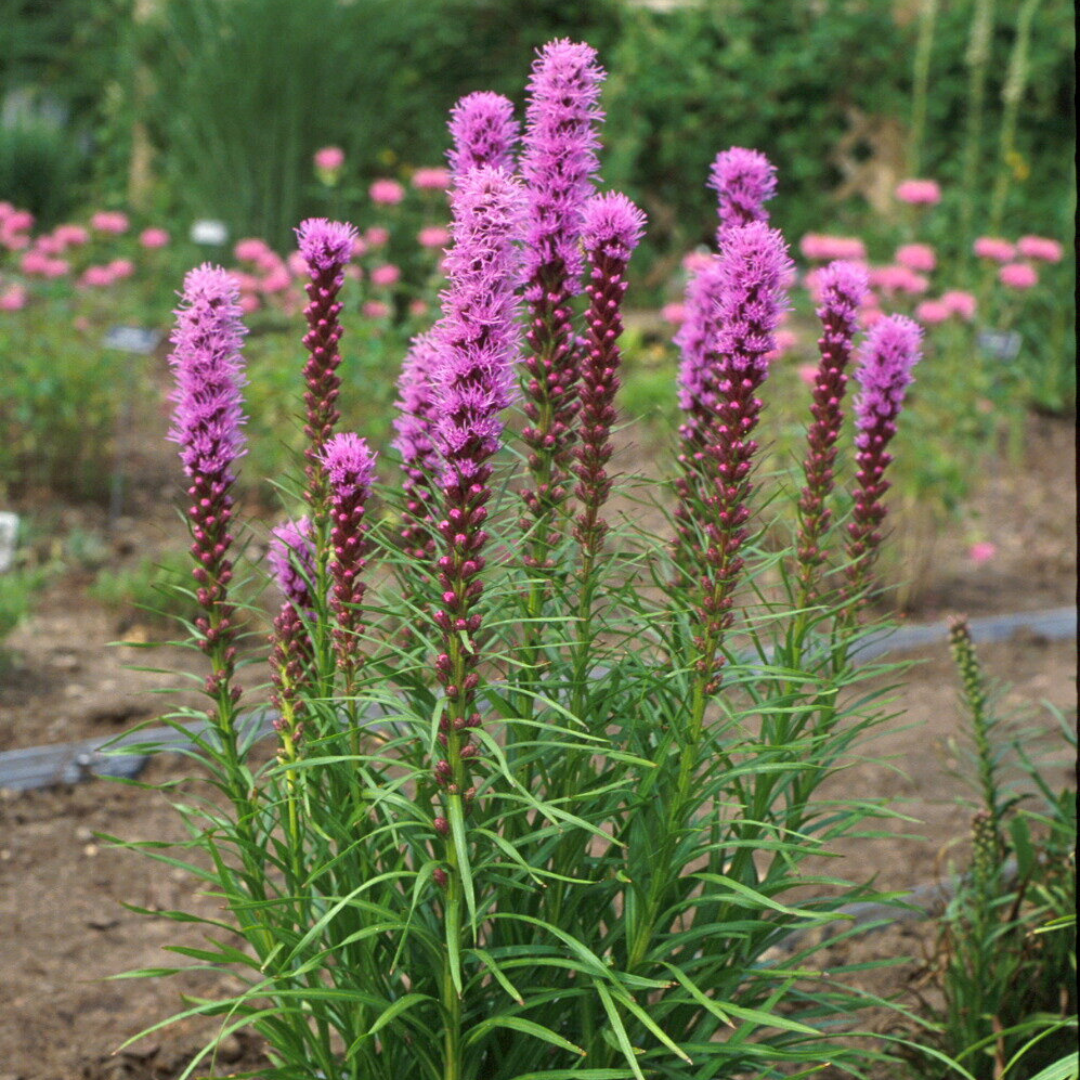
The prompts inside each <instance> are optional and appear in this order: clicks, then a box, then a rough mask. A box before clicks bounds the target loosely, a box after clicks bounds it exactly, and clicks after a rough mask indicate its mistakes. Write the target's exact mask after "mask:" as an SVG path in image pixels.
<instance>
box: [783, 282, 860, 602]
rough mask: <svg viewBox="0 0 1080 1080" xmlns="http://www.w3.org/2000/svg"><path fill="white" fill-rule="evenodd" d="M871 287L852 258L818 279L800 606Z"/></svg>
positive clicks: (817, 547)
mask: <svg viewBox="0 0 1080 1080" xmlns="http://www.w3.org/2000/svg"><path fill="white" fill-rule="evenodd" d="M869 288H870V286H869V282H868V279H867V274H866V271H865V270H864V269H863V268H862V267H860V266H857V265H855V264H854V263H848V262H833V263H830V264H829V265H828V266H827V267H825V269H824V270H823V271H822V272H821V277H820V279H819V289H820V295H821V303H820V304H819V305H818V308H817V315H818V318H819V319H820V320H821V327H822V334H821V337H820V338H819V339H818V350H819V352H820V353H821V360H820V362H819V364H818V369H817V374H816V376H815V379H814V389H813V404H812V405H811V406H810V412H811V414H812V415H813V417H814V422H813V423H812V424H811V425H810V430H809V431H808V432H807V444H808V445H807V454H806V458H805V460H804V462H803V471H804V473H805V475H806V486H805V487H804V488H803V490H802V496H801V498H800V500H799V537H798V560H799V579H800V583H801V590H802V603H801V604H800V606H803V605H805V603H806V602H807V601H808V600H809V598H810V593H811V589H812V585H813V577H814V570H815V568H816V567H818V566H820V565H821V564H822V563H823V562H824V561H825V555H824V553H823V552H822V550H821V540H822V537H823V536H824V535H825V533H826V532H827V531H828V528H829V523H830V521H831V519H832V511H831V510H830V509H829V508H828V506H826V499H827V498H828V496H829V494H830V493H831V492H832V489H833V469H834V466H835V464H836V441H837V439H838V438H839V437H840V426H841V424H842V423H843V420H844V412H843V409H842V407H841V406H842V403H843V400H844V394H845V392H846V390H847V382H848V376H847V374H846V369H847V366H848V360H849V359H850V357H851V349H852V344H853V341H854V338H855V333H856V331H857V330H858V327H859V309H860V307H861V306H862V302H863V299H864V298H865V297H866V294H867V293H868V292H869Z"/></svg>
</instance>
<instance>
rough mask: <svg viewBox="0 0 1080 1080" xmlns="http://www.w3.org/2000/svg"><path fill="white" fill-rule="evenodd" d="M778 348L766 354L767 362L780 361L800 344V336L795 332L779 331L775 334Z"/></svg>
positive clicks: (774, 338) (774, 339) (774, 337)
mask: <svg viewBox="0 0 1080 1080" xmlns="http://www.w3.org/2000/svg"><path fill="white" fill-rule="evenodd" d="M773 341H774V342H775V345H776V347H775V348H774V349H772V350H771V351H769V352H767V353H766V354H765V359H766V360H779V359H780V358H781V357H782V356H784V355H786V354H787V353H788V352H790V351H791V350H792V349H793V348H794V347H795V346H796V345H798V343H799V335H798V334H796V333H795V331H794V330H777V331H776V332H775V333H774V334H773Z"/></svg>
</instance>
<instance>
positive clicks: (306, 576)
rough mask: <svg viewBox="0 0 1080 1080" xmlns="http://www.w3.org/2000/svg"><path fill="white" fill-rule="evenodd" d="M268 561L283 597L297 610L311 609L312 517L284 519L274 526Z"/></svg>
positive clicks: (312, 604)
mask: <svg viewBox="0 0 1080 1080" xmlns="http://www.w3.org/2000/svg"><path fill="white" fill-rule="evenodd" d="M267 561H268V562H269V563H270V569H271V571H272V572H273V575H274V580H275V581H276V582H277V584H278V587H279V588H280V589H281V591H282V592H283V593H284V594H285V599H286V600H287V601H288V602H289V603H290V604H292V606H293V607H294V608H296V610H297V611H304V612H310V611H313V610H314V608H315V601H314V599H313V593H312V588H313V587H314V585H315V536H314V531H313V530H312V527H311V518H309V517H302V518H299V519H297V520H296V521H286V522H285V523H284V524H283V525H279V526H278V527H277V528H276V529H274V530H273V534H272V539H271V541H270V550H269V552H268V553H267Z"/></svg>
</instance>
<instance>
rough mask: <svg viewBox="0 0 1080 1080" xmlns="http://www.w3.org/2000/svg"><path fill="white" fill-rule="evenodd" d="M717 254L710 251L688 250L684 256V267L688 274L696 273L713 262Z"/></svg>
mask: <svg viewBox="0 0 1080 1080" xmlns="http://www.w3.org/2000/svg"><path fill="white" fill-rule="evenodd" d="M714 258H715V256H714V255H713V254H712V253H711V252H708V251H688V252H687V253H686V254H685V255H684V256H683V257H682V268H683V269H684V270H685V271H686V272H687V273H688V274H696V273H697V272H698V271H699V270H704V269H705V267H706V266H708V265H709V264H710V263H712V261H713V259H714Z"/></svg>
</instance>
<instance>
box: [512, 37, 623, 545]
mask: <svg viewBox="0 0 1080 1080" xmlns="http://www.w3.org/2000/svg"><path fill="white" fill-rule="evenodd" d="M603 78H604V71H603V69H602V68H601V67H600V65H599V64H598V63H597V62H596V50H595V49H593V48H592V46H590V45H586V44H579V43H575V42H571V41H566V40H561V41H552V42H549V43H548V44H547V45H545V46H544V48H543V49H541V50H540V53H539V55H538V57H537V60H536V62H535V63H534V64H533V70H532V76H531V78H530V80H529V102H528V105H527V107H526V120H525V136H524V139H523V151H522V156H521V173H522V176H523V177H524V179H525V183H526V188H527V190H528V196H529V204H528V225H527V228H526V235H525V246H526V252H527V254H526V265H525V282H526V284H525V299H526V300H527V302H528V304H529V330H528V333H527V335H526V340H527V341H528V344H529V353H528V355H527V357H526V360H525V370H526V374H527V377H526V380H525V396H526V400H525V405H524V411H525V415H526V417H527V418H528V421H529V423H528V424H527V425H526V427H525V428H524V429H523V431H522V438H523V439H524V440H525V443H526V445H527V446H528V447H529V450H530V455H529V468H530V471H531V473H532V476H533V482H534V484H535V489H534V490H527V491H524V492H522V497H523V498H524V500H525V504H526V506H527V507H528V509H529V512H530V513H531V514H532V516H533V518H534V519H535V520H536V521H537V522H540V523H541V529H540V532H539V534H538V536H537V538H536V540H537V543H536V546H535V548H534V550H535V552H536V554H534V556H532V557H531V558H530V559H529V563H530V564H532V565H538V564H541V563H542V564H544V565H545V566H547V565H549V560H548V559H547V557H546V548H547V547H549V546H551V545H552V544H554V543H555V542H556V541H557V539H558V534H557V533H551V534H549V533H548V532H547V529H548V528H550V522H549V519H550V516H551V514H552V512H553V511H554V510H555V508H556V507H558V506H559V505H560V504H561V503H562V502H563V501H564V500H565V498H566V497H567V488H566V482H567V480H568V479H569V474H568V473H567V471H566V470H567V466H568V465H569V462H570V460H571V457H570V455H571V446H572V444H573V440H574V433H573V430H572V426H573V423H574V418H575V416H576V415H577V411H578V400H577V380H578V347H577V342H576V341H575V337H574V332H573V327H572V324H571V318H572V311H571V307H570V300H571V298H572V297H573V296H575V295H577V294H578V293H579V292H581V280H580V279H581V275H582V271H583V261H582V253H581V228H582V216H581V212H582V209H583V208H584V205H585V202H586V200H587V199H588V198H589V196H590V195H591V194H592V193H593V190H594V186H595V177H596V175H597V173H598V171H599V161H598V159H597V154H596V152H597V149H598V146H599V140H598V137H597V131H596V129H597V126H598V124H599V123H600V121H601V119H602V118H603V113H602V112H601V111H600V107H599V104H598V102H599V97H600V84H601V82H602V81H603Z"/></svg>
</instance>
